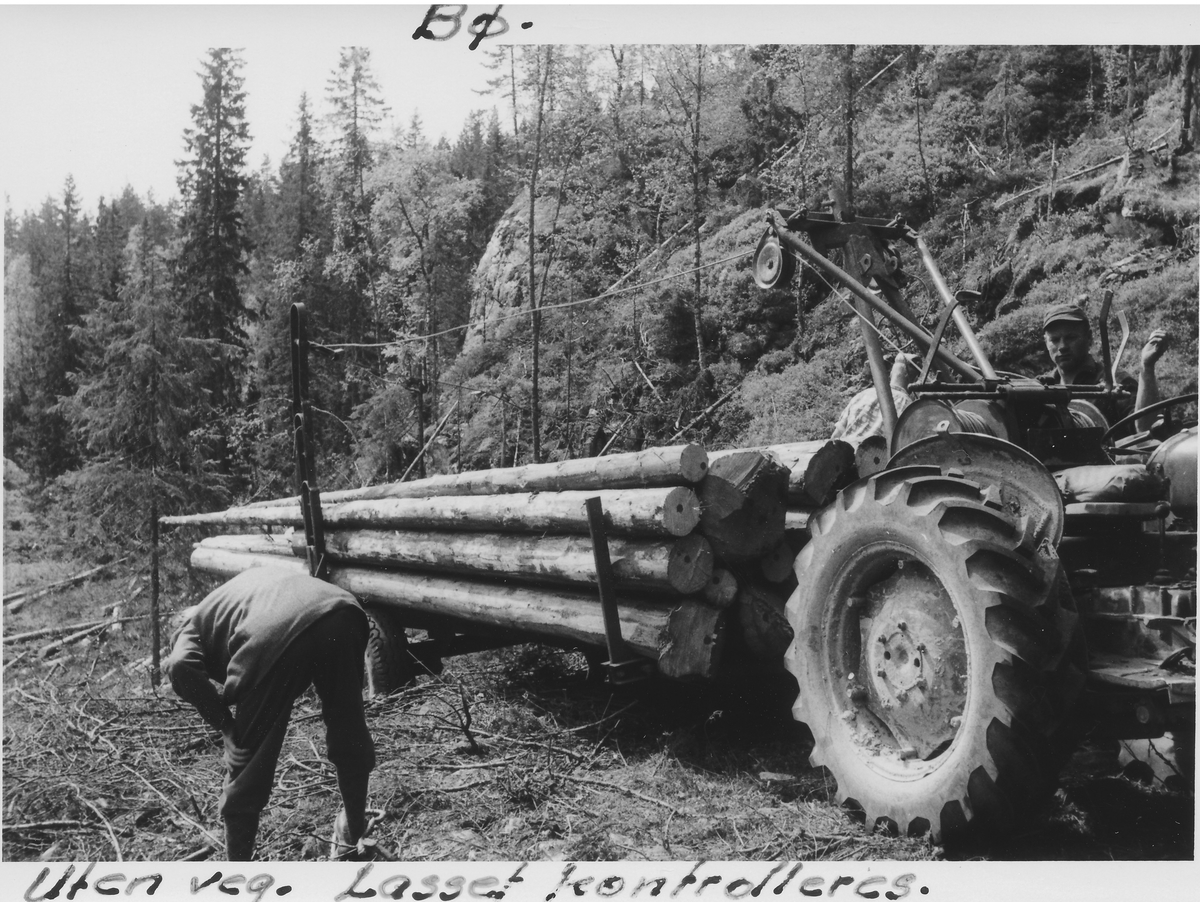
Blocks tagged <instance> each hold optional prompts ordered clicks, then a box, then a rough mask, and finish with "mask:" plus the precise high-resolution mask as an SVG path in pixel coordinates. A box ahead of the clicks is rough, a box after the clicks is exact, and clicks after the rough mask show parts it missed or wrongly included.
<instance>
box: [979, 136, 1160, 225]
mask: <svg viewBox="0 0 1200 902" xmlns="http://www.w3.org/2000/svg"><path fill="white" fill-rule="evenodd" d="M1172 127H1174V126H1172ZM1169 130H1170V129H1168V131H1169ZM1164 134H1165V132H1164ZM1159 137H1160V138H1161V137H1162V136H1161V135H1160V136H1159ZM1155 140H1158V139H1155ZM1166 146H1167V145H1166V143H1165V142H1164V143H1158V144H1154V145H1152V146H1150V147H1147V148H1145V149H1144V150H1142V151H1140V152H1141V153H1154V151H1156V150H1163V149H1164V148H1166ZM1126 156H1128V154H1120V155H1119V156H1115V157H1110V158H1109V159H1107V160H1105V161H1104V162H1103V163H1097V164H1096V165H1095V166H1089V167H1087V168H1086V169H1080V170H1079V171H1078V172H1072V173H1071V174H1070V175H1067V176H1063V177H1062V178H1061V179H1056V180H1055V184H1057V185H1061V184H1062V183H1063V182H1070V181H1073V180H1075V179H1078V178H1083V176H1085V175H1090V174H1091V173H1093V172H1096V171H1097V170H1100V169H1103V168H1104V167H1106V166H1111V165H1112V164H1113V163H1119V162H1121V160H1123V159H1125V157H1126ZM1048 185H1049V183H1048V182H1047V183H1046V184H1041V185H1037V186H1035V187H1033V188H1030V189H1029V190H1028V191H1022V192H1021V193H1020V194H1014V195H1013V196H1012V197H1008V198H1005V199H1004V200H999V201H996V203H994V204H993V205H992V209H993V210H1001V209H1003V208H1004V207H1007V206H1008V205H1009V204H1011V203H1013V202H1014V201H1018V200H1020V199H1021V198H1022V197H1028V196H1029V195H1030V194H1036V193H1037V192H1039V191H1043V190H1045V189H1046V188H1047V187H1048Z"/></svg>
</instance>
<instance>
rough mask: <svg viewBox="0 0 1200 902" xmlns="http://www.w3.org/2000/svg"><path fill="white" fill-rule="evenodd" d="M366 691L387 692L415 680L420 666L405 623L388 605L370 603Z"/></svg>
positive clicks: (368, 610)
mask: <svg viewBox="0 0 1200 902" xmlns="http://www.w3.org/2000/svg"><path fill="white" fill-rule="evenodd" d="M364 609H365V610H366V612H367V625H368V628H369V631H368V633H367V653H366V660H365V666H366V678H367V694H368V695H370V696H371V697H374V696H377V695H387V694H389V693H391V692H395V691H396V690H397V689H403V688H404V687H405V686H408V685H410V684H411V683H414V682H416V679H417V667H416V663H415V661H414V659H413V656H412V654H411V653H410V652H409V650H408V635H407V633H405V631H404V625H403V624H402V623H401V622H400V621H399V619H398V618H397V617H396V616H395V615H393V614H392V613H391V612H390V611H388V610H387V609H386V608H381V607H379V606H378V605H367V606H366V607H365V608H364Z"/></svg>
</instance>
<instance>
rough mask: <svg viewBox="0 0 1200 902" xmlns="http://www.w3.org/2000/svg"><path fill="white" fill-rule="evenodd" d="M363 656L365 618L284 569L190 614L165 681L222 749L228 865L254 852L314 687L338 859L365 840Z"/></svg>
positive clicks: (244, 582)
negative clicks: (330, 771) (297, 719)
mask: <svg viewBox="0 0 1200 902" xmlns="http://www.w3.org/2000/svg"><path fill="white" fill-rule="evenodd" d="M366 645H367V618H366V614H365V613H364V612H363V609H362V607H361V606H360V605H359V603H358V601H357V600H355V598H354V596H353V595H351V594H350V593H349V592H346V591H345V590H343V589H339V588H338V587H337V586H333V585H331V584H329V583H326V582H322V581H321V580H318V579H314V578H313V577H310V576H307V575H303V574H297V573H294V572H292V571H290V570H285V569H281V568H270V567H261V568H259V567H256V568H253V569H250V570H247V571H246V572H244V573H241V574H239V575H237V576H235V577H234V578H233V579H231V580H230V581H229V582H227V583H225V584H224V585H222V586H219V587H218V588H217V589H215V590H214V591H213V592H212V593H210V594H209V595H208V596H207V597H206V598H205V599H204V600H203V601H202V602H200V604H198V605H196V606H194V607H192V608H189V609H188V610H186V611H184V621H183V624H182V625H181V626H180V628H179V630H178V631H177V632H176V634H175V645H174V648H173V650H172V652H171V655H170V657H169V658H168V659H167V662H166V670H167V673H168V674H169V676H170V679H171V685H172V686H174V688H175V691H176V693H178V695H179V697H180V698H182V699H183V700H185V701H187V702H189V703H191V704H192V705H194V706H195V707H196V710H197V711H199V713H200V716H201V717H203V718H204V720H205V721H206V722H207V723H208V724H209V725H211V726H212V727H214V728H216V729H218V730H220V731H221V735H222V736H223V738H224V741H225V780H224V785H223V787H222V790H221V802H220V813H221V816H222V818H223V819H224V821H225V845H226V853H227V855H228V857H229V860H230V861H248V860H249V859H250V857H251V856H252V854H253V852H254V840H255V837H256V836H257V834H258V820H259V815H260V813H261V812H262V810H263V808H265V807H266V804H267V800H268V799H269V798H270V795H271V788H272V784H273V783H274V779H275V764H276V761H277V760H278V758H279V752H280V749H281V748H282V746H283V739H284V735H285V733H286V732H287V725H288V720H289V718H290V717H291V712H292V704H293V703H294V702H295V700H296V699H297V698H298V697H299V696H300V695H301V693H303V692H304V691H305V690H306V689H307V688H308V687H309V686H310V685H311V686H314V687H316V690H317V695H318V697H319V698H320V700H321V717H322V718H323V719H324V721H325V741H326V745H327V753H328V755H329V760H330V761H332V762H333V765H334V767H335V768H336V770H337V779H338V788H339V789H340V790H341V795H342V805H343V807H342V810H341V812H340V813H339V814H338V816H337V820H336V821H335V825H334V848H333V849H332V850H331V855H337V854H338V853H346V852H348V851H351V850H353V848H354V847H355V846H356V844H357V843H358V840H359V839H361V837H362V835H363V833H364V832H365V831H366V806H367V785H368V781H369V777H370V773H371V769H372V768H373V767H374V766H375V747H374V744H373V743H372V741H371V734H370V733H369V732H368V730H367V724H366V719H365V718H364V716H363V704H362V685H363V654H364V652H365V650H366ZM214 681H215V684H214ZM218 685H219V686H220V688H218ZM230 705H235V706H236V712H237V713H236V714H231V713H230V710H229V706H230Z"/></svg>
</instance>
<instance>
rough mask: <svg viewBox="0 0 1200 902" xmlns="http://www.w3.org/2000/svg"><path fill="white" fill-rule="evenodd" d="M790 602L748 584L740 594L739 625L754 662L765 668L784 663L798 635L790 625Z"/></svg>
mask: <svg viewBox="0 0 1200 902" xmlns="http://www.w3.org/2000/svg"><path fill="white" fill-rule="evenodd" d="M786 605H787V602H786V601H785V600H784V599H782V598H780V597H779V596H778V595H776V594H774V593H773V592H769V591H766V590H764V589H762V588H760V587H758V586H754V585H747V586H744V587H743V588H742V589H741V590H740V591H739V592H738V626H739V627H740V629H741V636H742V641H743V642H744V643H745V644H746V648H747V649H748V650H749V651H750V654H751V656H752V657H753V659H754V660H755V661H756V662H757V663H758V664H761V665H762V666H764V667H768V668H774V667H776V666H778V665H781V664H782V663H783V655H784V652H786V651H787V648H788V646H789V645H790V644H791V642H792V637H793V635H794V633H793V631H792V626H791V624H790V623H788V619H787V615H786V613H785V610H784V609H785V607H786Z"/></svg>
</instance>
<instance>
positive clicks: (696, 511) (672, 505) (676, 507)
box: [663, 486, 700, 536]
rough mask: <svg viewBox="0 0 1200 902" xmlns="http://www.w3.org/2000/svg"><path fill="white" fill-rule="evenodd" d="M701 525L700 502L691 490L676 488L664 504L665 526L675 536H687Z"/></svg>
mask: <svg viewBox="0 0 1200 902" xmlns="http://www.w3.org/2000/svg"><path fill="white" fill-rule="evenodd" d="M699 523H700V500H699V499H698V498H697V497H696V493H695V492H693V491H692V490H691V489H688V488H683V487H682V486H681V487H679V488H674V489H672V490H671V491H670V492H668V493H667V497H666V500H665V501H664V502H663V526H664V527H665V528H666V530H667V532H669V533H670V534H671V535H673V536H686V535H687V534H688V533H690V532H691V531H692V530H693V529H695V528H696V526H697V525H698V524H699Z"/></svg>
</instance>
